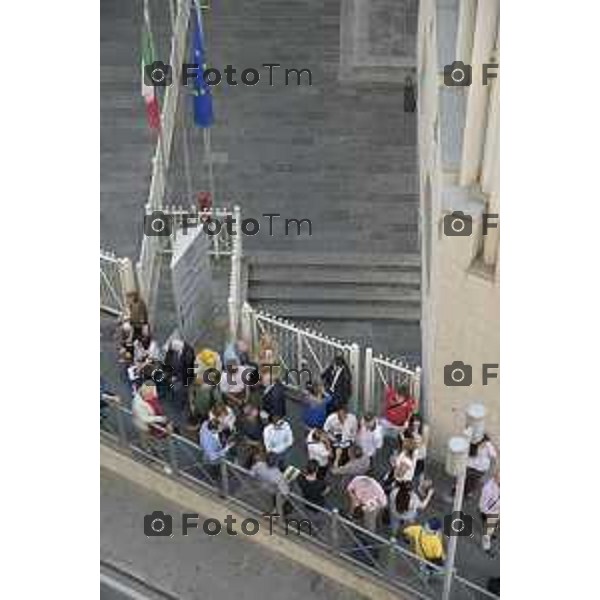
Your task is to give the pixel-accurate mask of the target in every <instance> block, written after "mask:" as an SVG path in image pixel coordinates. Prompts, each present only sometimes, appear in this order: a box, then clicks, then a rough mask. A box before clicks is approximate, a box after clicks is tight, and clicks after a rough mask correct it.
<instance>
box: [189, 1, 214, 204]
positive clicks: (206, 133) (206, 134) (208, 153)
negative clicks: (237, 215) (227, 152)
mask: <svg viewBox="0 0 600 600" xmlns="http://www.w3.org/2000/svg"><path fill="white" fill-rule="evenodd" d="M194 6H195V7H196V18H197V19H198V29H199V30H200V35H201V36H202V39H203V40H204V39H205V38H204V28H203V27H202V13H201V12H200V11H201V7H200V2H199V1H198V0H194ZM202 136H203V139H204V156H205V160H207V162H208V191H209V192H210V197H211V200H212V205H213V206H216V198H215V180H214V171H213V156H212V148H211V136H210V127H204V128H203V130H202Z"/></svg>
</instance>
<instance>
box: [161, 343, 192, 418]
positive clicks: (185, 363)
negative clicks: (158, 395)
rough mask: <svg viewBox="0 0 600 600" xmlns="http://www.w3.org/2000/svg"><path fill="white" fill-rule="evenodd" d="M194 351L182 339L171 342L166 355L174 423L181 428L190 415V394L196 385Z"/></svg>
mask: <svg viewBox="0 0 600 600" xmlns="http://www.w3.org/2000/svg"><path fill="white" fill-rule="evenodd" d="M195 358H196V357H195V355H194V349H193V348H192V347H191V346H190V345H189V344H188V343H187V342H184V341H183V340H181V339H178V338H174V339H172V340H171V341H170V342H169V346H168V348H167V353H166V354H165V360H164V365H165V371H166V376H167V379H168V384H169V389H170V394H169V400H170V404H172V406H171V409H172V410H173V421H174V423H175V424H176V427H177V428H179V429H180V428H181V426H182V425H183V424H184V422H185V421H186V420H187V419H188V417H189V415H190V392H191V390H192V384H193V383H194V362H195Z"/></svg>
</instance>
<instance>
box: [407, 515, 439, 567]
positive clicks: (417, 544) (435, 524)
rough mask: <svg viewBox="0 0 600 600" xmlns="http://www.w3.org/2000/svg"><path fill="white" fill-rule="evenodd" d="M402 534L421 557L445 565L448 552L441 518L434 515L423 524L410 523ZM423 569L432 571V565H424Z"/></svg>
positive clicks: (435, 563)
mask: <svg viewBox="0 0 600 600" xmlns="http://www.w3.org/2000/svg"><path fill="white" fill-rule="evenodd" d="M402 536H403V537H404V539H405V540H407V541H408V542H409V543H410V547H411V551H412V552H413V553H414V554H416V555H417V556H418V557H419V558H423V559H425V560H426V561H428V562H430V563H433V564H434V565H438V566H443V565H444V560H445V559H446V552H445V551H444V541H443V536H442V524H441V522H440V520H439V519H437V518H435V517H434V518H432V519H429V520H428V521H426V522H425V523H424V524H423V525H418V524H417V525H409V526H408V527H406V528H405V529H404V530H403V531H402ZM423 570H424V571H427V572H429V573H430V572H431V567H429V566H428V565H423Z"/></svg>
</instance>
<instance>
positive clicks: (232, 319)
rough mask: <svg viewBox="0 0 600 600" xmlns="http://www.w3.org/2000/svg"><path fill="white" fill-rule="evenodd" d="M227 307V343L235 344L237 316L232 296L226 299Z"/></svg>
mask: <svg viewBox="0 0 600 600" xmlns="http://www.w3.org/2000/svg"><path fill="white" fill-rule="evenodd" d="M227 307H228V308H227V310H228V312H229V341H230V342H235V340H236V339H237V315H236V302H235V298H233V297H232V296H229V298H228V299H227Z"/></svg>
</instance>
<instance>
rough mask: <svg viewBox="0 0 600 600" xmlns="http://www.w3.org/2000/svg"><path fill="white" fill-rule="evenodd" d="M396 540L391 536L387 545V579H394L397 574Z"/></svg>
mask: <svg viewBox="0 0 600 600" xmlns="http://www.w3.org/2000/svg"><path fill="white" fill-rule="evenodd" d="M396 544H397V541H396V538H395V537H394V536H392V537H391V538H390V539H389V541H388V545H387V565H386V566H387V573H388V575H389V577H392V578H393V577H394V576H395V575H397V574H398V551H397V549H396Z"/></svg>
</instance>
